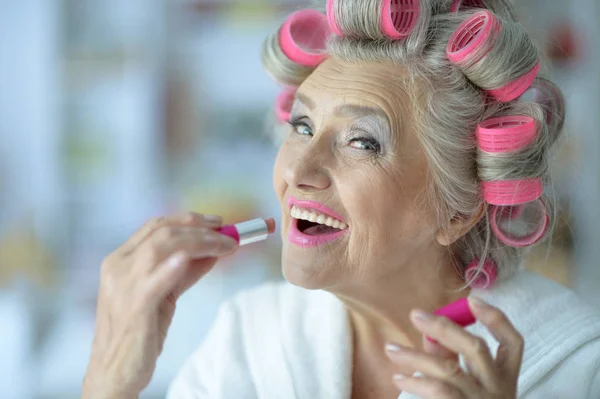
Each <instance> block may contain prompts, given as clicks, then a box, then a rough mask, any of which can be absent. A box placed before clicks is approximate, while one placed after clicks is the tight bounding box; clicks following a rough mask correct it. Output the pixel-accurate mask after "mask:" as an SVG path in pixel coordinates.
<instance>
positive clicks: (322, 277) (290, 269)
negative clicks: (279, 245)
mask: <svg viewBox="0 0 600 399" xmlns="http://www.w3.org/2000/svg"><path fill="white" fill-rule="evenodd" d="M286 252H288V251H286V248H285V245H284V249H283V253H282V256H281V268H282V272H283V277H284V278H285V279H286V280H287V282H288V283H290V284H292V285H295V286H298V287H302V288H306V289H308V290H320V289H326V288H329V287H332V286H334V285H335V283H336V281H337V279H336V278H335V277H334V276H333V274H334V273H332V270H328V268H327V266H326V265H324V264H321V262H314V261H311V259H310V258H309V257H308V256H307V257H300V256H293V255H291V254H287V253H286Z"/></svg>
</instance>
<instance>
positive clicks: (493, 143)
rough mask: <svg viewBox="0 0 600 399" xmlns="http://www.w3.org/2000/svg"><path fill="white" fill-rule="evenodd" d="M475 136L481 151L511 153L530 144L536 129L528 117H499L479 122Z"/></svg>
mask: <svg viewBox="0 0 600 399" xmlns="http://www.w3.org/2000/svg"><path fill="white" fill-rule="evenodd" d="M475 136H476V138H477V145H478V146H479V148H481V149H482V150H483V151H486V152H491V153H499V152H512V151H516V150H519V149H521V148H523V147H525V146H527V145H529V144H531V142H533V140H534V139H535V138H536V136H537V127H536V123H535V119H533V118H532V117H530V116H523V115H515V116H501V117H498V118H492V119H487V120H485V121H483V122H481V123H480V124H479V125H478V126H477V133H476V134H475Z"/></svg>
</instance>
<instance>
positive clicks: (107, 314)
mask: <svg viewBox="0 0 600 399" xmlns="http://www.w3.org/2000/svg"><path fill="white" fill-rule="evenodd" d="M221 223H222V221H221V218H220V217H218V216H203V215H199V214H196V213H187V214H184V215H177V216H172V217H164V218H157V219H152V220H150V221H149V222H147V223H146V224H145V225H144V226H142V228H141V229H140V230H139V231H137V232H136V233H134V234H133V235H132V236H131V237H130V238H129V240H127V242H125V244H123V246H122V247H120V248H118V249H117V250H116V251H115V252H113V253H112V254H110V255H109V256H108V257H107V258H106V259H105V260H104V262H103V264H102V270H101V279H100V291H99V294H98V305H97V312H96V328H95V336H94V343H93V346H92V355H91V358H90V362H89V365H88V370H87V373H86V377H85V379H84V384H83V396H82V397H83V398H85V399H92V398H103V399H104V398H111V399H125V398H137V397H138V395H139V393H140V392H141V391H142V389H144V388H145V387H146V386H147V385H148V383H149V382H150V379H151V377H152V374H153V373H154V368H155V366H156V359H157V358H158V356H159V355H160V353H161V351H162V347H163V344H164V340H165V337H166V335H167V330H168V328H169V325H170V324H171V320H172V318H173V314H174V312H175V303H176V301H177V298H178V297H179V296H180V295H181V294H182V293H184V292H185V291H186V290H187V289H188V288H190V287H191V286H192V285H194V284H195V283H196V282H197V281H198V280H200V278H202V277H203V276H204V275H205V274H206V273H207V272H208V271H210V270H211V269H212V267H213V266H214V265H215V263H216V261H217V258H218V257H220V256H223V255H227V254H229V253H231V252H232V251H234V250H235V248H236V247H237V243H236V241H235V240H233V239H232V238H230V237H227V236H224V235H222V234H220V233H218V232H216V231H215V229H217V228H219V227H220V226H221Z"/></svg>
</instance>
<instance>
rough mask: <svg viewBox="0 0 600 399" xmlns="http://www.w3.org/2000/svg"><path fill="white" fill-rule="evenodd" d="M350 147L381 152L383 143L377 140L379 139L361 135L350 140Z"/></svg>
mask: <svg viewBox="0 0 600 399" xmlns="http://www.w3.org/2000/svg"><path fill="white" fill-rule="evenodd" d="M350 147H352V148H357V149H359V150H365V151H371V152H375V153H379V152H380V151H381V145H380V144H379V143H378V142H377V140H375V139H371V138H363V137H361V138H356V139H352V140H350Z"/></svg>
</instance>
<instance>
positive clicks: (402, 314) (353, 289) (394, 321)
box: [332, 254, 469, 352]
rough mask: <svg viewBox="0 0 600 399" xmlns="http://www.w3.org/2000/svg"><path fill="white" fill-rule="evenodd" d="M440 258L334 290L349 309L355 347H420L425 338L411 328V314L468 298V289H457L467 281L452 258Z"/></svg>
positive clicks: (380, 350) (422, 261)
mask: <svg viewBox="0 0 600 399" xmlns="http://www.w3.org/2000/svg"><path fill="white" fill-rule="evenodd" d="M434 257H435V256H434ZM437 257H438V259H431V258H432V257H429V259H423V260H421V261H417V262H413V263H412V264H410V265H405V267H402V268H401V269H400V270H398V271H397V272H396V273H393V274H391V275H390V274H388V275H384V276H380V277H379V278H378V279H377V280H376V281H374V280H370V281H368V282H364V281H363V282H361V283H357V284H354V285H352V286H349V287H345V288H342V289H339V290H332V291H333V292H334V294H336V295H337V296H338V298H340V300H342V302H344V304H345V305H346V308H347V309H348V312H349V316H350V320H351V323H352V326H353V330H354V343H355V348H356V347H357V346H358V347H361V348H370V349H372V350H376V351H377V352H382V351H383V347H384V345H385V343H387V342H394V343H398V344H401V345H405V346H409V347H417V348H420V347H421V345H422V338H423V337H422V335H421V333H420V332H419V331H417V330H416V329H415V328H414V327H413V326H412V324H411V322H410V320H409V313H410V311H411V310H412V309H415V308H419V309H422V310H425V311H428V312H433V311H434V310H436V309H438V308H440V307H442V306H444V305H446V304H448V303H451V302H454V301H456V300H458V299H460V298H462V297H465V296H467V295H468V293H469V291H468V290H460V291H459V290H458V289H459V288H460V287H462V286H463V285H464V280H462V279H461V278H460V276H459V275H458V273H457V272H456V270H455V268H454V267H453V265H452V260H451V258H450V255H449V254H445V256H443V255H442V256H440V255H438V256H437ZM432 265H436V266H432ZM438 265H439V266H438Z"/></svg>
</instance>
